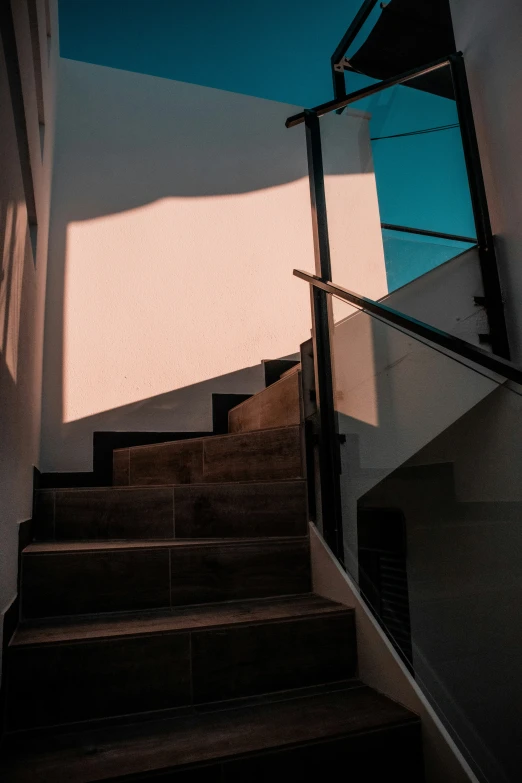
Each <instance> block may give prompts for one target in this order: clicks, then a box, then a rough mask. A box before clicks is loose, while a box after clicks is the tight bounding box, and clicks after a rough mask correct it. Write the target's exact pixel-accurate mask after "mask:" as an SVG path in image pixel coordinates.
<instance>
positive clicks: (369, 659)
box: [310, 523, 480, 783]
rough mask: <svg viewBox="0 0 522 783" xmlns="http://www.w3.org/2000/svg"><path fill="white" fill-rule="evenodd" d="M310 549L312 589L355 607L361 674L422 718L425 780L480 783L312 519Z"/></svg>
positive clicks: (438, 782) (367, 681)
mask: <svg viewBox="0 0 522 783" xmlns="http://www.w3.org/2000/svg"><path fill="white" fill-rule="evenodd" d="M310 550H311V561H312V585H313V591H314V593H317V594H318V595H321V596H323V597H324V598H329V599H330V600H332V601H338V602H339V603H342V604H345V605H346V606H350V607H352V608H353V609H355V623H356V631H357V655H358V661H359V678H360V679H361V680H362V681H363V682H364V683H366V684H367V685H370V686H371V687H372V688H375V690H377V691H380V692H381V693H383V694H384V695H385V696H388V697H389V698H390V699H393V700H394V701H397V702H400V703H401V704H403V705H404V706H405V707H407V708H408V709H410V710H412V712H415V713H417V715H419V716H420V718H421V721H422V738H423V748H424V759H425V769H426V783H480V781H479V779H478V778H477V777H476V776H475V774H474V773H473V771H472V770H471V768H470V766H469V765H468V763H467V762H466V760H465V758H464V757H463V755H462V753H461V752H460V751H459V749H458V748H457V746H456V745H455V743H454V741H453V739H452V738H451V737H450V735H449V734H448V732H447V730H446V729H445V728H444V725H443V724H442V722H441V721H440V719H439V718H438V716H437V715H436V713H435V711H434V710H433V708H432V707H431V705H430V704H429V703H428V701H427V699H426V697H425V696H424V694H423V693H422V691H421V690H420V688H419V686H418V685H417V683H416V682H415V680H414V679H413V678H412V676H411V674H410V673H409V672H408V670H407V668H406V666H405V665H404V664H403V663H402V661H401V659H400V658H399V656H398V655H397V653H396V651H395V649H394V648H393V646H392V644H391V643H390V642H389V641H388V639H387V638H386V636H385V634H384V633H383V631H382V629H381V628H380V626H379V625H378V623H377V622H376V620H375V619H374V617H373V616H372V615H371V613H370V612H369V610H368V609H367V608H366V605H365V604H364V602H363V601H362V600H361V598H360V596H359V593H358V589H357V586H356V585H355V583H354V582H353V581H352V579H351V578H350V577H349V576H348V574H347V573H346V572H345V571H344V570H343V569H342V567H341V566H340V564H339V563H338V562H337V560H336V558H335V557H334V555H333V554H332V552H331V550H330V549H329V547H328V546H327V544H326V543H325V541H324V540H323V538H322V536H321V534H320V533H319V531H318V530H317V528H316V527H315V525H313V524H312V523H310Z"/></svg>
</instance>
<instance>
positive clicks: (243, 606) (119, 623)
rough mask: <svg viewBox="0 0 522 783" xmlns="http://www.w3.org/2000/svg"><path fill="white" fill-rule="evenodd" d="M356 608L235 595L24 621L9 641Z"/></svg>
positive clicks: (302, 598)
mask: <svg viewBox="0 0 522 783" xmlns="http://www.w3.org/2000/svg"><path fill="white" fill-rule="evenodd" d="M346 612H348V613H352V612H353V610H352V609H350V608H349V607H347V606H344V605H343V604H338V603H334V602H333V601H329V600H327V599H325V598H322V597H320V596H318V595H314V594H313V593H310V594H300V595H296V596H285V597H283V598H270V599H254V600H247V601H232V602H225V603H219V604H206V605H202V606H189V607H177V608H172V609H164V610H159V611H137V612H125V613H121V614H119V615H110V616H105V617H103V616H99V615H97V616H92V615H91V616H85V617H75V618H74V619H70V620H64V619H63V618H60V619H58V620H44V621H42V620H35V621H25V622H23V623H22V624H21V625H20V626H19V627H18V630H17V631H16V633H15V635H14V637H13V638H12V640H11V642H10V646H11V647H26V646H29V645H41V644H54V643H59V642H70V641H79V640H87V639H89V640H90V639H108V638H112V637H121V636H138V635H144V634H157V633H164V632H175V631H189V630H194V629H200V628H204V629H208V628H219V627H224V626H233V625H253V624H257V623H266V622H274V621H280V620H290V619H296V618H299V619H300V618H305V617H306V618H310V617H314V616H323V615H325V614H332V613H346Z"/></svg>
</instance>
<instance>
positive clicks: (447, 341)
mask: <svg viewBox="0 0 522 783" xmlns="http://www.w3.org/2000/svg"><path fill="white" fill-rule="evenodd" d="M294 275H295V276H296V277H298V278H299V279H300V280H304V281H305V282H306V283H309V284H310V285H311V286H312V287H313V288H318V289H320V290H321V291H325V292H326V293H327V294H333V295H334V296H336V297H337V298H338V299H342V300H343V301H344V302H347V303H348V304H351V305H354V306H355V307H357V308H358V309H359V310H363V311H364V312H366V313H369V314H370V315H372V316H375V317H376V318H380V319H381V320H382V321H385V322H386V323H388V324H390V325H392V326H395V327H398V328H399V329H401V331H403V332H406V334H409V335H411V336H412V337H416V338H419V337H420V338H422V339H423V340H426V341H427V342H429V343H431V344H432V345H433V346H438V347H439V348H443V349H444V350H445V351H449V352H450V353H453V354H455V355H456V356H458V357H461V358H463V359H466V360H468V361H470V362H473V363H474V364H476V365H478V366H479V367H483V368H484V369H486V370H490V371H491V372H494V373H496V374H497V375H500V376H501V377H502V378H505V379H506V380H510V381H514V382H515V383H518V384H521V385H522V369H521V368H520V367H518V366H517V365H515V364H513V362H510V361H508V360H507V359H502V358H501V357H499V356H495V355H494V354H492V353H490V352H489V351H485V350H483V349H482V348H479V347H478V346H475V345H472V344H471V343H468V342H467V341H466V340H461V339H460V337H456V336H455V335H453V334H449V332H444V331H442V330H441V329H437V328H436V327H435V326H431V325H430V324H427V323H425V322H424V321H419V320H417V319H416V318H412V317H411V316H409V315H406V314H405V313H401V312H399V311H398V310H394V309H393V308H392V307H388V306H387V305H385V304H383V303H382V302H376V301H374V300H373V299H368V298H367V297H366V296H361V295H360V294H356V293H354V292H353V291H348V290H347V289H346V288H343V287H342V286H339V285H336V284H335V283H332V282H330V281H328V280H324V279H322V278H320V277H317V276H316V275H311V274H310V273H309V272H304V271H303V270H301V269H294ZM324 370H325V368H322V371H323V372H324Z"/></svg>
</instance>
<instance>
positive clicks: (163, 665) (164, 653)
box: [8, 612, 356, 730]
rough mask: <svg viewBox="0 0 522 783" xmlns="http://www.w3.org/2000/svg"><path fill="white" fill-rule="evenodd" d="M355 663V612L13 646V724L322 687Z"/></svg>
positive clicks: (28, 724) (31, 724) (29, 724)
mask: <svg viewBox="0 0 522 783" xmlns="http://www.w3.org/2000/svg"><path fill="white" fill-rule="evenodd" d="M151 661H154V665H153V666H151ZM355 665H356V642H355V629H354V620H353V614H352V613H351V612H346V613H341V614H339V615H335V616H329V617H316V618H306V619H296V620H290V621H284V622H277V623H266V624H259V625H250V626H241V627H237V626H236V627H230V628H221V629H214V630H197V631H191V632H177V633H168V634H162V635H158V636H145V637H132V638H129V637H127V638H118V639H109V640H104V641H90V642H81V643H73V644H57V645H46V646H44V647H29V648H20V647H19V648H12V649H11V650H10V657H9V693H8V727H9V728H10V729H11V730H16V729H28V728H34V727H38V726H43V725H53V724H61V723H70V722H74V721H83V720H89V719H94V718H105V717H111V716H117V715H125V714H129V713H139V712H148V711H154V710H164V709H173V708H178V707H184V706H187V705H190V704H202V703H205V702H212V701H218V700H222V699H233V698H240V697H244V696H253V695H258V694H260V693H267V692H271V691H278V690H286V689H290V688H300V687H305V686H310V685H317V684H321V683H324V682H332V681H336V680H341V679H343V678H346V677H351V676H353V674H354V672H355Z"/></svg>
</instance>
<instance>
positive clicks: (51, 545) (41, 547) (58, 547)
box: [23, 536, 307, 555]
mask: <svg viewBox="0 0 522 783" xmlns="http://www.w3.org/2000/svg"><path fill="white" fill-rule="evenodd" d="M306 540H307V537H306V536H271V537H253V538H194V539H190V538H183V539H177V538H168V539H161V540H158V539H137V540H130V541H125V540H123V539H118V540H115V541H108V540H105V539H98V540H92V541H49V542H42V543H33V544H28V545H27V546H26V547H25V549H24V550H23V554H24V555H40V554H54V553H60V554H64V553H67V552H100V551H110V550H128V549H174V548H175V549H178V548H188V547H197V548H199V549H200V548H204V547H212V546H218V547H220V548H222V547H238V546H245V547H246V546H248V547H251V546H252V544H256V543H258V544H265V543H269V544H275V543H278V542H279V543H282V544H284V543H286V542H296V541H306Z"/></svg>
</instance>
